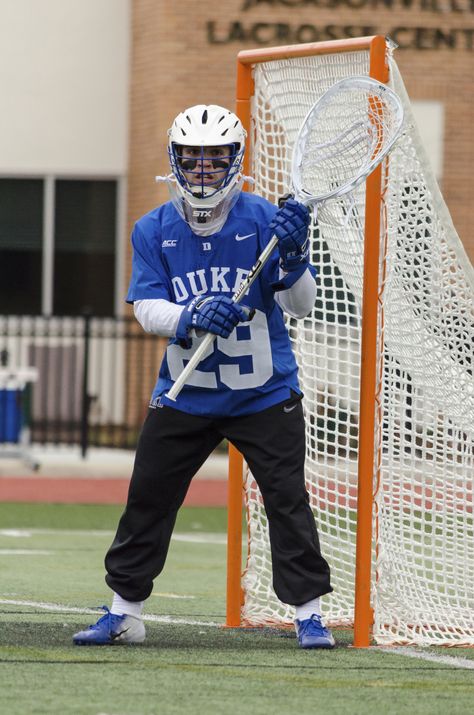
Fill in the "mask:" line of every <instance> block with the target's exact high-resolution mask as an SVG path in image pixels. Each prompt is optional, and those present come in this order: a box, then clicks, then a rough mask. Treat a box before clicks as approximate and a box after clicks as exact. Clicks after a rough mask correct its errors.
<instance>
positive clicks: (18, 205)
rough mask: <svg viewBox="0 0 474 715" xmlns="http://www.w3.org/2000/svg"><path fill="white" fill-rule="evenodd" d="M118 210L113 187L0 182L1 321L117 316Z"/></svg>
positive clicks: (92, 182)
mask: <svg viewBox="0 0 474 715" xmlns="http://www.w3.org/2000/svg"><path fill="white" fill-rule="evenodd" d="M117 202H118V181H116V180H113V179H107V180H102V179H62V178H61V179H59V178H52V177H45V178H25V179H23V178H22V179H20V178H0V313H1V314H28V313H29V314H40V313H41V312H46V313H49V312H53V313H54V314H56V315H79V314H81V313H83V312H84V311H85V310H88V311H90V312H91V313H92V314H93V315H98V316H105V315H113V314H114V312H115V310H114V307H115V292H116V289H117V283H118V281H117V276H116V275H115V272H116V235H117ZM45 216H46V220H44V217H45Z"/></svg>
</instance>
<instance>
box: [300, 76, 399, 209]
mask: <svg viewBox="0 0 474 715" xmlns="http://www.w3.org/2000/svg"><path fill="white" fill-rule="evenodd" d="M402 126H403V108H402V104H401V101H400V99H399V98H398V96H397V95H396V94H395V92H393V91H392V90H391V89H390V88H389V87H387V86H386V85H384V84H382V83H381V82H378V81H376V80H374V79H371V78H370V77H348V78H347V79H343V80H341V81H340V82H337V83H336V84H335V85H333V86H332V87H331V88H330V89H329V90H328V91H327V92H325V93H324V94H323V96H322V97H321V98H320V99H319V100H318V101H317V102H316V104H315V105H314V106H313V107H312V108H311V109H310V111H309V112H308V114H307V115H306V118H305V119H304V121H303V124H302V125H301V128H300V130H299V132H298V136H297V138H296V141H295V145H294V150H293V159H292V181H293V189H294V192H295V196H296V197H297V198H298V200H299V201H302V202H303V203H305V204H317V203H320V202H323V201H326V200H327V199H331V198H337V197H338V196H342V195H343V194H346V193H348V192H349V191H352V190H353V189H355V188H356V187H357V186H358V185H359V184H360V183H361V182H362V181H363V180H364V179H365V178H366V177H367V176H368V175H369V174H370V173H371V172H372V171H373V170H374V169H375V167H376V166H378V164H380V162H381V161H382V160H383V159H384V157H385V156H386V155H387V154H388V152H389V151H390V149H391V148H392V146H393V144H394V143H395V141H396V140H397V138H398V136H399V135H400V133H401V130H402Z"/></svg>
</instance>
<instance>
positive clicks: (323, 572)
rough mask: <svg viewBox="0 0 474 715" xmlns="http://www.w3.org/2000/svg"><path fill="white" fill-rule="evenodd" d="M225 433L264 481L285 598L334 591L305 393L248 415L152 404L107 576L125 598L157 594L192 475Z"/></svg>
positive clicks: (276, 572) (277, 578)
mask: <svg viewBox="0 0 474 715" xmlns="http://www.w3.org/2000/svg"><path fill="white" fill-rule="evenodd" d="M203 399H205V398H203ZM223 438H227V439H228V440H229V441H230V442H231V443H232V444H233V445H235V447H237V449H238V450H239V451H240V452H241V453H242V454H243V455H244V457H245V459H246V461H247V462H248V464H249V466H250V469H251V470H252V474H253V476H254V477H255V480H256V482H257V484H258V486H259V487H260V491H261V493H262V496H263V500H264V504H265V510H266V513H267V517H268V523H269V529H270V542H271V554H272V568H273V587H274V589H275V592H276V594H277V596H278V598H279V599H280V600H281V601H283V602H284V603H288V604H292V605H299V604H302V603H306V601H309V600H310V599H312V598H316V597H317V596H322V595H323V594H325V593H329V592H330V591H332V588H331V586H330V580H329V566H328V564H327V562H326V561H325V560H324V559H323V557H322V556H321V553H320V547H319V539H318V534H317V531H316V526H315V523H314V517H313V514H312V512H311V509H310V506H309V499H308V493H307V491H306V488H305V484H304V459H305V444H304V442H305V436H304V419H303V409H302V405H301V400H300V398H299V396H297V397H292V398H290V399H289V400H286V401H285V402H281V403H279V404H277V405H275V406H273V407H270V408H268V409H266V410H263V411H261V412H258V413H256V414H253V415H248V416H244V417H225V418H219V419H210V418H206V417H196V416H194V415H188V414H186V413H184V412H180V411H179V410H175V409H173V408H169V407H159V408H156V409H150V410H149V413H148V416H147V418H146V420H145V423H144V425H143V429H142V432H141V435H140V439H139V442H138V447H137V453H136V457H135V465H134V469H133V474H132V478H131V482H130V488H129V493H128V500H127V506H126V509H125V512H124V514H123V515H122V518H121V519H120V522H119V525H118V529H117V534H116V536H115V539H114V541H113V543H112V546H111V547H110V549H109V551H108V553H107V555H106V558H105V566H106V570H107V575H106V582H107V584H108V585H109V586H110V588H112V589H113V590H114V591H115V592H117V593H118V594H120V596H122V598H125V599H126V600H128V601H144V600H145V599H146V598H148V596H149V595H150V593H151V591H152V588H153V579H154V578H155V577H156V576H158V574H159V573H161V571H162V569H163V567H164V564H165V560H166V556H167V553H168V547H169V543H170V539H171V535H172V531H173V527H174V524H175V521H176V515H177V512H178V509H179V507H180V506H181V504H182V503H183V501H184V498H185V496H186V492H187V490H188V487H189V484H190V482H191V479H192V478H193V476H194V475H195V474H196V472H197V471H198V469H199V468H200V467H201V466H202V464H203V463H204V462H205V461H206V459H207V457H208V456H209V455H210V454H211V452H212V451H213V450H214V449H215V447H216V446H217V445H218V444H219V443H220V442H221V441H222V439H223Z"/></svg>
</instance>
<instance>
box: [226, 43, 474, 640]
mask: <svg viewBox="0 0 474 715" xmlns="http://www.w3.org/2000/svg"><path fill="white" fill-rule="evenodd" d="M353 75H359V76H360V75H366V76H371V77H373V78H375V79H377V80H379V81H381V82H384V83H388V84H390V86H391V87H392V88H393V89H394V90H395V91H396V92H397V93H398V95H399V96H400V97H401V99H402V102H403V104H404V110H405V127H404V131H403V134H402V137H401V138H400V139H399V141H398V142H397V144H396V146H395V148H394V150H393V151H392V152H391V154H390V156H389V158H388V159H386V161H385V162H384V163H383V164H382V166H380V167H378V168H377V169H376V170H375V171H374V172H373V173H372V174H371V175H370V176H369V177H368V179H367V181H366V182H365V183H364V184H363V185H362V186H360V187H358V188H357V189H356V190H355V191H354V192H353V193H352V194H351V195H350V196H349V197H346V198H344V199H342V200H337V201H335V202H332V203H331V202H327V204H326V205H325V206H324V207H323V209H322V210H320V212H319V216H318V223H317V224H315V223H314V222H313V223H312V225H311V229H310V230H311V239H312V248H311V254H312V260H313V263H314V265H315V266H316V267H317V268H318V272H319V276H318V296H317V299H316V304H315V306H314V310H313V311H312V313H311V315H309V316H308V317H307V318H306V319H303V320H298V321H296V320H294V319H291V318H289V317H287V326H288V330H289V334H290V339H291V342H292V347H293V350H294V353H295V356H296V359H297V361H298V366H299V372H300V382H301V387H302V390H303V392H304V394H305V400H304V405H305V420H306V442H307V454H306V481H307V489H308V492H309V494H310V500H311V506H312V509H313V511H314V515H315V519H316V523H317V525H318V530H319V533H320V538H321V544H322V550H323V553H324V555H325V557H326V558H327V559H328V561H329V562H330V565H331V568H332V574H333V587H334V593H332V594H330V595H328V596H327V597H324V598H323V612H324V616H325V619H326V621H327V622H328V623H329V624H330V625H332V626H354V645H355V646H357V647H365V646H368V645H370V643H371V642H372V639H373V641H374V642H375V643H377V644H399V643H403V644H418V645H430V644H434V645H474V597H473V590H472V583H473V582H474V538H473V531H474V529H473V478H474V477H473V475H474V468H473V467H474V464H473V454H474V380H473V372H472V369H473V359H472V358H473V356H472V345H473V342H474V328H473V326H474V316H473V305H474V300H473V299H474V272H473V269H472V266H471V265H470V263H469V260H468V258H467V256H466V254H465V252H464V249H463V246H462V243H461V241H460V239H459V237H458V236H457V234H456V231H455V229H454V226H453V224H452V221H451V218H450V215H449V212H448V210H447V208H446V205H445V203H444V201H443V198H442V195H441V193H440V190H439V187H438V185H437V183H436V181H435V179H434V177H433V173H432V170H431V168H430V163H429V160H428V158H427V156H426V153H425V150H424V148H423V145H422V142H421V140H420V137H419V133H418V130H417V127H416V122H415V119H414V116H413V112H412V109H411V105H410V101H409V99H408V96H407V94H406V91H405V88H404V85H403V81H402V78H401V76H400V73H399V71H398V68H397V66H396V63H395V60H394V58H393V46H392V43H391V42H390V41H389V40H386V38H384V37H382V36H374V37H362V38H357V39H353V40H340V41H334V42H325V43H311V44H304V45H294V46H285V47H276V48H260V49H257V50H245V51H242V52H240V53H239V55H238V61H237V113H238V115H239V117H240V118H241V120H242V122H243V124H244V126H245V127H246V129H247V132H248V135H249V140H248V148H247V152H246V165H245V168H244V171H245V173H246V174H248V175H250V176H252V177H253V179H254V181H255V184H254V186H253V187H252V190H253V191H255V192H256V193H258V194H261V195H263V196H265V197H266V198H268V199H269V200H270V201H272V202H276V201H277V200H278V197H279V196H281V195H284V194H285V193H287V192H288V190H289V189H290V167H291V152H292V145H293V142H294V139H295V137H296V134H297V131H298V128H299V126H300V124H301V122H302V120H303V119H304V117H305V115H306V113H307V111H308V109H309V108H310V107H311V106H312V105H313V104H314V102H315V101H316V100H317V99H318V98H319V97H320V96H321V95H322V94H323V93H324V92H325V91H326V90H327V89H328V88H329V87H331V86H332V85H333V84H334V83H335V82H337V81H339V80H341V79H343V78H345V77H349V76H353ZM348 111H350V108H348ZM229 463H230V475H229V512H228V513H229V526H228V532H229V533H228V581H227V585H228V587H227V620H226V624H227V625H228V626H234V627H235V626H239V625H248V626H258V625H262V626H263V625H273V626H274V625H282V626H283V625H289V624H291V623H292V620H293V617H294V611H293V609H292V608H291V607H289V606H287V605H286V604H282V603H281V602H280V601H278V599H277V597H276V595H275V593H274V591H273V588H272V576H271V560H270V549H269V540H268V526H267V520H266V515H265V510H264V508H263V503H262V498H261V495H260V493H259V490H258V488H257V486H256V484H255V481H254V479H253V477H252V475H251V473H250V472H249V471H248V469H247V468H246V467H245V465H243V462H242V458H241V456H240V455H239V454H238V453H237V452H236V451H235V450H234V449H233V448H231V449H230V456H229ZM243 496H244V500H245V506H246V513H247V536H248V538H247V559H246V564H245V567H244V569H243V572H242V532H241V513H242V497H243Z"/></svg>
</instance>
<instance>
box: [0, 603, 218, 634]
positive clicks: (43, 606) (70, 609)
mask: <svg viewBox="0 0 474 715" xmlns="http://www.w3.org/2000/svg"><path fill="white" fill-rule="evenodd" d="M0 604H3V605H5V606H28V607H30V608H38V609H40V610H42V611H60V612H61V613H82V614H87V613H90V614H93V615H101V614H102V615H103V612H102V610H101V609H100V608H77V607H76V606H64V605H63V604H62V603H43V602H41V601H18V600H16V599H12V598H0ZM143 620H144V621H150V622H153V623H170V624H174V625H182V626H210V627H212V628H218V627H219V626H221V625H222V624H220V623H216V622H215V621H195V620H193V619H191V620H190V619H187V618H174V617H171V616H153V615H146V616H143Z"/></svg>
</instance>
